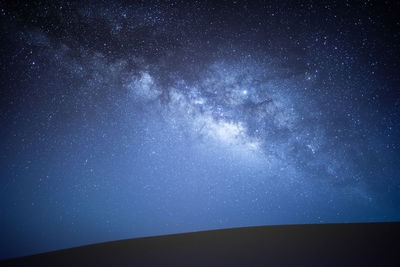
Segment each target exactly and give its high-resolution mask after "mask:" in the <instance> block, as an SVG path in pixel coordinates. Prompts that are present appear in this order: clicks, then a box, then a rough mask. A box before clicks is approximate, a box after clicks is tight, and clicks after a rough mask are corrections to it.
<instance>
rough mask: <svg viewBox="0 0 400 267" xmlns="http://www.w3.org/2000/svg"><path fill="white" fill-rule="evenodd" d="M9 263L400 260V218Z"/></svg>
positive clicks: (165, 241)
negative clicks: (382, 221) (379, 221)
mask: <svg viewBox="0 0 400 267" xmlns="http://www.w3.org/2000/svg"><path fill="white" fill-rule="evenodd" d="M2 265H5V266H223V265H225V266H268V265H272V266H277V265H280V266H282V265H289V266H299V265H301V266H400V223H352V224H318V225H287V226H265V227H247V228H235V229H224V230H215V231H204V232H195V233H186V234H174V235H166V236H156V237H147V238H137V239H129V240H121V241H115V242H107V243H101V244H95V245H89V246H83V247H77V248H71V249H65V250H59V251H55V252H49V253H44V254H39V255H34V256H27V257H22V258H18V259H12V260H8V261H3V262H2Z"/></svg>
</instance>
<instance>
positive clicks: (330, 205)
mask: <svg viewBox="0 0 400 267" xmlns="http://www.w3.org/2000/svg"><path fill="white" fill-rule="evenodd" d="M5 2H8V3H5ZM322 2H323V3H322ZM399 10H400V4H399V2H398V1H311V0H310V1H282V0H280V1H220V2H218V3H213V1H135V2H125V1H116V0H113V1H77V2H73V1H49V2H46V1H4V2H3V1H2V2H1V4H0V27H1V30H0V31H1V32H0V36H1V42H0V58H1V72H0V75H1V77H0V88H1V93H0V101H1V102H0V110H1V112H0V122H1V124H0V125H1V128H0V148H1V149H0V236H1V238H0V258H9V257H16V256H22V255H29V254H34V253H39V252H45V251H51V250H56V249H61V248H68V247H74V246H80V245H85V244H92V243H97V242H105V241H112V240H119V239H126V238H134V237H143V236H152V235H162V234H171V233H182V232H190V231H200V230H210V229H221V228H231V227H244V226H256V225H277V224H309V223H343V222H382V221H400V153H399V152H400V150H399V149H400V89H399V88H400V83H399V81H400V71H399V62H400V56H399V55H400V53H399V52H400V42H399V38H400V19H399V16H398V12H399Z"/></svg>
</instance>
